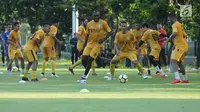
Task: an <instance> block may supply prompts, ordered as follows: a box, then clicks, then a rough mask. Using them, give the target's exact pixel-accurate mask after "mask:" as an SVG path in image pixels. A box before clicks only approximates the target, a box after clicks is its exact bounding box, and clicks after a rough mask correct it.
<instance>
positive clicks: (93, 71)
mask: <svg viewBox="0 0 200 112" xmlns="http://www.w3.org/2000/svg"><path fill="white" fill-rule="evenodd" d="M95 67H96V62H95V60H94V61H93V62H92V75H93V76H97V73H96V71H95Z"/></svg>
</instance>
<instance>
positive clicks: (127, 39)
mask: <svg viewBox="0 0 200 112" xmlns="http://www.w3.org/2000/svg"><path fill="white" fill-rule="evenodd" d="M136 41H137V40H136V39H135V38H134V34H133V33H132V32H131V31H127V32H126V33H125V34H124V33H122V31H120V32H117V34H116V37H115V44H118V45H119V46H120V52H129V51H134V50H135V45H134V43H136Z"/></svg>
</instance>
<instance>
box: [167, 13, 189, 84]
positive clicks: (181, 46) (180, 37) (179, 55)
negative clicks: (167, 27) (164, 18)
mask: <svg viewBox="0 0 200 112" xmlns="http://www.w3.org/2000/svg"><path fill="white" fill-rule="evenodd" d="M169 21H170V22H172V23H173V24H172V31H173V33H172V35H170V37H169V38H168V39H167V41H166V42H165V44H164V45H166V43H167V42H168V41H170V40H172V41H173V44H174V48H173V51H172V54H171V66H172V68H173V69H172V72H173V73H174V75H175V78H174V80H173V81H172V82H171V84H176V83H180V82H182V83H189V80H188V78H187V75H186V72H185V67H184V65H183V62H184V58H185V55H186V53H187V51H188V44H187V40H186V33H185V31H184V29H183V27H182V24H181V23H180V22H178V21H177V18H176V15H175V14H171V15H170V16H169ZM178 68H180V72H181V73H182V75H183V80H182V81H181V78H180V75H179V71H178Z"/></svg>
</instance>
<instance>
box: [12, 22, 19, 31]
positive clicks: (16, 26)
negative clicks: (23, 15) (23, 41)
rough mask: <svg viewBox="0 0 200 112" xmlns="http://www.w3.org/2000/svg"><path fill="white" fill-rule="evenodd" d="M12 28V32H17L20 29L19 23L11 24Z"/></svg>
mask: <svg viewBox="0 0 200 112" xmlns="http://www.w3.org/2000/svg"><path fill="white" fill-rule="evenodd" d="M13 27H14V30H15V31H19V28H20V24H19V22H14V23H13Z"/></svg>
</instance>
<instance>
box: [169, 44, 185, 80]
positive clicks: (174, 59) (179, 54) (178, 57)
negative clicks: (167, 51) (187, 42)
mask: <svg viewBox="0 0 200 112" xmlns="http://www.w3.org/2000/svg"><path fill="white" fill-rule="evenodd" d="M184 56H185V52H184V51H182V50H180V49H178V48H175V49H174V50H173V51H172V54H171V66H172V68H173V70H172V72H173V73H174V75H175V78H174V80H173V81H172V82H171V83H172V84H176V83H180V82H181V80H180V79H181V78H180V74H179V70H178V68H179V65H178V62H179V61H182V60H184V59H183V58H184ZM179 64H180V67H181V71H182V72H183V74H185V73H184V66H183V65H182V64H181V63H179Z"/></svg>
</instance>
